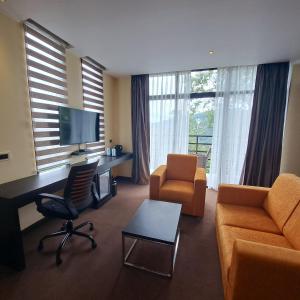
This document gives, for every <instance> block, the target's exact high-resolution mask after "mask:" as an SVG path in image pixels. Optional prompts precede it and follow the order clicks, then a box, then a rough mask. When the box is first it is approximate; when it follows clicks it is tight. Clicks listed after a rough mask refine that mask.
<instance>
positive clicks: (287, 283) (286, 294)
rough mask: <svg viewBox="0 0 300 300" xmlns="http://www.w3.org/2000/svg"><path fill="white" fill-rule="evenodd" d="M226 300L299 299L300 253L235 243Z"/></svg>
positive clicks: (260, 245)
mask: <svg viewBox="0 0 300 300" xmlns="http://www.w3.org/2000/svg"><path fill="white" fill-rule="evenodd" d="M228 280H229V286H228V293H227V296H228V299H231V300H233V299H274V300H275V299H298V298H299V295H300V251H298V250H293V249H288V248H283V247H275V246H270V245H266V244H261V243H255V242H249V241H244V240H236V241H235V243H234V246H233V253H232V262H231V267H230V269H229V274H228Z"/></svg>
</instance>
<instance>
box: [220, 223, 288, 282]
mask: <svg viewBox="0 0 300 300" xmlns="http://www.w3.org/2000/svg"><path fill="white" fill-rule="evenodd" d="M218 232H219V237H218V238H219V243H220V245H219V246H220V249H221V255H222V259H221V260H222V262H223V264H224V265H223V268H224V274H226V275H227V278H228V271H229V268H230V265H231V258H232V250H233V244H234V241H235V240H236V239H241V240H246V241H251V242H257V243H262V244H267V245H271V246H278V247H284V248H289V249H293V247H292V245H291V244H290V243H289V242H288V240H287V239H286V238H285V237H284V236H283V235H279V234H274V233H268V232H262V231H256V230H250V229H245V228H240V227H233V226H227V225H222V226H220V227H219V228H218Z"/></svg>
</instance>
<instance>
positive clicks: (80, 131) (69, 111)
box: [59, 107, 99, 146]
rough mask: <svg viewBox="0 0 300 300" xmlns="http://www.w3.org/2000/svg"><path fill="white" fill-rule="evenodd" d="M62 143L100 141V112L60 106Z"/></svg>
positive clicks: (72, 143)
mask: <svg viewBox="0 0 300 300" xmlns="http://www.w3.org/2000/svg"><path fill="white" fill-rule="evenodd" d="M59 132H60V145H61V146H63V145H74V144H84V143H92V142H97V141H99V113H95V112H90V111H85V110H81V109H75V108H69V107H59Z"/></svg>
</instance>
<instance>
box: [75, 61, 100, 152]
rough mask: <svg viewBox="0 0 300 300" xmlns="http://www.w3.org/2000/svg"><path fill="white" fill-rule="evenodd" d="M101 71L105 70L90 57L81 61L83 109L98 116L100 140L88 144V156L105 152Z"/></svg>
mask: <svg viewBox="0 0 300 300" xmlns="http://www.w3.org/2000/svg"><path fill="white" fill-rule="evenodd" d="M103 70H105V68H104V67H103V66H102V65H100V64H99V63H97V62H96V61H94V60H93V59H92V58H90V57H83V58H82V59H81V71H82V88H83V107H84V109H85V110H88V111H94V112H97V113H99V114H100V124H99V127H100V128H99V129H100V130H99V132H100V140H99V142H96V143H88V144H87V149H88V150H90V151H91V152H92V153H91V154H88V156H89V157H90V156H96V155H99V154H102V153H104V151H105V135H104V101H103Z"/></svg>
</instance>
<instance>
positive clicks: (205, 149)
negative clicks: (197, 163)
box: [189, 134, 212, 173]
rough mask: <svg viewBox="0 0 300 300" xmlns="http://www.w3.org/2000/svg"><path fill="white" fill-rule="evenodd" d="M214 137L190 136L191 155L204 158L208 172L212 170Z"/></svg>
mask: <svg viewBox="0 0 300 300" xmlns="http://www.w3.org/2000/svg"><path fill="white" fill-rule="evenodd" d="M211 144H212V135H200V134H197V135H189V153H191V154H196V155H199V156H201V157H202V158H203V160H204V164H205V167H206V170H207V172H208V173H209V168H210V156H211V155H210V154H211V151H210V150H211Z"/></svg>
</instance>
